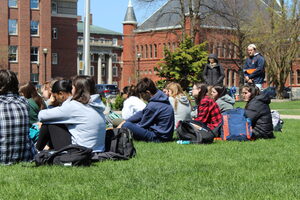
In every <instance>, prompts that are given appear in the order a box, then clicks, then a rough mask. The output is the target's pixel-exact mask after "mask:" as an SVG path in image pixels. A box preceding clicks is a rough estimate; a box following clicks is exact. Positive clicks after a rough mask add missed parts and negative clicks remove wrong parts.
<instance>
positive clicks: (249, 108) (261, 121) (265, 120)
mask: <svg viewBox="0 0 300 200" xmlns="http://www.w3.org/2000/svg"><path fill="white" fill-rule="evenodd" d="M242 96H243V99H244V101H246V102H247V104H246V106H245V114H246V117H248V118H250V119H251V123H252V133H253V134H252V137H253V138H254V139H258V138H264V139H269V138H275V137H274V134H273V124H272V115H271V110H270V107H269V104H270V102H271V100H270V97H269V96H268V95H267V94H264V93H262V94H260V90H259V88H258V87H256V86H255V85H246V86H244V87H243V89H242Z"/></svg>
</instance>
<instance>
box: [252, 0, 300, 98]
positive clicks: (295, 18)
mask: <svg viewBox="0 0 300 200" xmlns="http://www.w3.org/2000/svg"><path fill="white" fill-rule="evenodd" d="M272 2H273V4H272V6H271V7H270V8H269V10H268V11H269V19H270V20H266V19H268V18H265V17H263V16H262V15H260V17H259V18H257V19H256V21H255V26H253V29H252V34H253V38H252V39H253V41H254V42H255V43H256V44H257V45H258V46H259V49H260V51H261V52H262V53H263V55H264V56H265V59H266V63H267V68H266V70H267V73H268V78H269V83H273V84H274V86H275V87H276V94H277V98H283V96H282V95H283V90H284V86H285V83H286V80H287V78H288V76H289V75H290V73H291V68H292V63H293V62H294V60H295V58H296V56H297V54H299V51H300V45H299V38H300V10H299V8H300V1H299V0H293V1H289V0H280V1H279V2H280V6H279V7H276V5H277V4H276V2H275V1H274V0H273V1H272Z"/></svg>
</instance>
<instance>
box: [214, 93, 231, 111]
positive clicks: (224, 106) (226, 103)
mask: <svg viewBox="0 0 300 200" xmlns="http://www.w3.org/2000/svg"><path fill="white" fill-rule="evenodd" d="M216 103H217V104H218V106H219V108H220V111H221V113H222V112H225V111H226V110H230V109H233V105H234V103H235V100H234V99H233V98H232V97H231V96H229V95H228V94H226V95H224V96H222V97H220V98H218V99H217V101H216Z"/></svg>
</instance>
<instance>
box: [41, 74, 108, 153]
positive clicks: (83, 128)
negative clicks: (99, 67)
mask: <svg viewBox="0 0 300 200" xmlns="http://www.w3.org/2000/svg"><path fill="white" fill-rule="evenodd" d="M59 83H60V81H58V82H55V83H54V85H53V87H52V93H54V94H57V92H58V93H59V94H58V95H57V96H56V99H58V100H64V99H65V98H66V96H64V95H63V94H62V93H60V92H59V91H56V90H55V89H56V87H55V85H56V84H59ZM71 87H72V96H69V97H68V98H67V99H65V100H64V102H63V103H62V105H61V106H58V107H55V108H51V109H47V110H43V111H41V112H40V113H39V116H38V117H39V120H40V121H41V122H42V123H43V125H42V127H41V133H40V135H42V137H41V136H40V137H39V139H38V142H37V145H36V147H37V149H38V150H42V149H44V147H45V146H46V144H47V143H49V144H51V145H52V148H53V149H55V150H58V149H60V148H62V147H64V146H67V145H69V144H77V145H81V146H84V147H87V148H91V149H93V151H94V152H102V151H104V150H105V128H106V125H105V116H104V114H103V111H104V109H105V106H104V104H103V102H102V101H101V99H100V95H99V94H95V82H94V80H93V79H92V78H91V77H89V76H76V77H75V78H74V79H73V80H72V86H71Z"/></svg>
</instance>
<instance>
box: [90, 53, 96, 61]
mask: <svg viewBox="0 0 300 200" xmlns="http://www.w3.org/2000/svg"><path fill="white" fill-rule="evenodd" d="M90 61H91V62H95V54H93V53H92V54H91V57H90Z"/></svg>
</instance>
